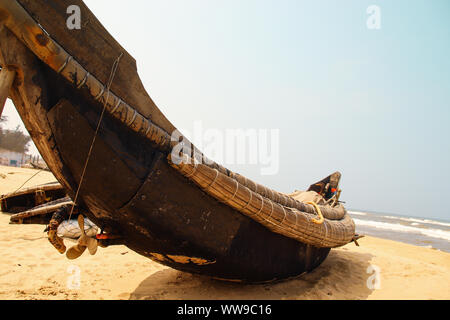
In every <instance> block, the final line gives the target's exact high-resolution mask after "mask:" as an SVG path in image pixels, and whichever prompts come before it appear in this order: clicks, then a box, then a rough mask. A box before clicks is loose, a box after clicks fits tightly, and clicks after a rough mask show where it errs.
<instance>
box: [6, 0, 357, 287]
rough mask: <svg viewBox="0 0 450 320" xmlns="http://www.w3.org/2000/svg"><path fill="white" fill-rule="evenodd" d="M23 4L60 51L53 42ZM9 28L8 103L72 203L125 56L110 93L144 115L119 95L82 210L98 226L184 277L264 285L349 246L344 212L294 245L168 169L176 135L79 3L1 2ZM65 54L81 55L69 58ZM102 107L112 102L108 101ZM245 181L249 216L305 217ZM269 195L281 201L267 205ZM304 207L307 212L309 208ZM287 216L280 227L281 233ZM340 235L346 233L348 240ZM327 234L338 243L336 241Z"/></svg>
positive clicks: (103, 130) (350, 231) (131, 66)
mask: <svg viewBox="0 0 450 320" xmlns="http://www.w3.org/2000/svg"><path fill="white" fill-rule="evenodd" d="M16 4H20V6H17V5H16ZM72 4H78V5H79V6H80V7H81V8H82V16H83V17H85V19H87V21H89V24H87V25H86V27H85V28H86V30H82V31H81V32H72V33H71V32H70V31H68V30H67V28H65V19H66V18H67V15H66V8H67V7H68V6H69V5H72ZM23 8H25V9H26V11H27V12H28V13H29V15H30V17H33V19H35V20H36V21H37V22H39V23H40V24H41V25H42V26H43V27H44V28H45V30H46V31H47V32H48V33H49V34H50V35H51V37H52V38H53V39H55V40H56V41H57V43H59V45H61V46H62V47H58V46H57V45H55V44H54V43H52V42H51V41H50V40H49V38H47V36H46V35H45V33H42V32H43V31H42V30H40V27H38V26H37V25H36V24H35V22H34V21H32V19H31V18H30V17H28V16H27V14H25V13H23V12H22V11H23ZM21 10H22V11H21ZM17 17H19V18H17ZM20 19H22V20H20ZM16 20H17V21H21V22H20V23H16ZM1 21H4V23H5V25H6V26H7V28H4V29H3V30H1V33H0V34H1V39H2V41H1V42H0V50H1V55H0V62H1V64H2V65H3V66H14V67H15V68H16V69H17V70H18V78H19V80H18V81H17V83H16V85H14V86H13V89H12V92H11V97H12V99H13V101H14V104H15V106H16V108H17V110H18V111H19V113H20V114H21V117H22V119H23V121H24V123H25V125H26V127H27V129H28V130H29V132H30V135H31V137H32V139H33V141H34V142H35V144H36V146H37V147H38V149H39V151H40V153H41V155H42V156H43V158H44V159H45V161H46V163H47V164H48V166H49V168H50V170H51V171H52V172H53V173H54V174H55V176H56V177H57V179H58V181H59V182H60V183H61V184H62V185H63V186H64V187H65V188H66V189H67V190H68V192H69V195H71V197H72V198H73V197H74V195H75V191H76V190H77V188H78V186H79V184H80V177H81V176H82V169H83V166H84V164H85V161H86V157H87V155H88V153H89V148H90V146H91V142H92V138H93V136H94V132H95V128H96V126H97V124H98V121H99V117H100V113H101V110H102V103H101V102H102V100H101V99H100V101H97V100H96V99H95V96H97V94H98V95H99V97H101V96H102V93H103V90H104V87H103V90H100V93H98V92H95V90H96V89H95V88H100V87H99V85H98V83H100V82H99V81H101V83H107V81H108V76H109V74H110V71H111V67H112V65H113V62H114V60H115V59H117V57H118V56H119V55H121V54H124V55H123V57H122V60H121V63H120V65H119V68H118V71H117V75H116V77H115V80H114V81H113V85H112V87H111V91H112V92H114V93H115V94H116V95H117V97H119V96H120V98H121V99H123V100H124V101H127V103H128V104H129V105H132V106H134V107H135V109H131V107H129V105H128V104H127V105H125V104H123V103H122V104H121V101H122V100H121V99H118V98H117V99H118V100H117V101H118V103H117V108H118V107H119V106H120V108H118V109H117V108H115V109H117V111H116V113H115V114H114V112H111V113H108V112H107V113H106V114H105V118H104V119H103V121H102V124H101V127H100V131H99V135H98V138H97V141H96V143H95V146H94V148H93V152H92V156H91V158H90V162H89V166H88V169H87V172H86V176H85V178H84V181H83V185H82V188H81V190H80V197H79V201H78V205H79V206H81V207H84V208H85V209H86V210H87V216H88V218H89V219H91V220H92V221H93V222H94V223H95V224H96V225H97V226H99V227H100V228H102V229H104V230H105V231H106V232H110V233H114V234H119V235H121V236H122V239H123V242H124V244H125V245H127V246H128V247H129V248H131V249H132V250H134V251H136V252H138V253H140V254H142V255H144V256H147V257H149V258H151V259H153V260H155V261H158V262H160V263H163V264H165V265H168V266H170V267H173V268H176V269H179V270H182V271H187V272H192V273H200V274H205V275H209V276H212V277H215V278H219V279H226V280H232V281H244V282H266V281H274V280H280V279H285V278H290V277H295V276H298V275H300V274H302V273H304V272H308V271H311V270H313V269H314V268H316V267H317V266H319V265H320V264H321V263H322V262H323V261H324V259H325V258H326V257H327V255H328V253H329V251H330V248H331V247H336V246H340V245H344V244H346V243H348V242H350V240H351V239H352V237H353V235H354V224H353V222H352V221H351V220H349V218H348V216H347V215H346V214H345V210H343V209H342V210H341V211H339V212H337V213H334V212H331V213H330V220H326V223H325V224H324V227H323V226H322V227H319V226H317V227H315V226H313V227H312V228H307V229H308V230H305V231H308V232H310V233H311V236H309V235H307V236H305V239H307V240H310V242H305V243H304V242H302V241H299V240H298V234H299V230H298V228H297V229H296V230H294V229H292V230H294V231H295V232H294V231H292V230H290V231H289V232H291V233H292V234H293V235H294V236H296V237H297V240H294V239H293V238H291V237H288V236H285V235H283V232H284V230H282V228H280V227H279V226H277V227H274V228H273V229H271V227H267V223H269V222H270V221H269V222H267V223H266V219H263V218H264V217H263V218H260V217H258V219H260V220H261V221H260V222H261V223H259V222H258V219H256V220H255V219H252V218H250V217H249V216H248V214H243V212H242V211H240V210H237V209H236V208H237V207H239V206H240V207H242V208H243V207H244V206H242V205H240V204H238V203H234V204H233V205H231V204H227V203H224V202H226V201H224V199H220V194H219V195H217V194H216V195H214V194H211V193H210V192H208V190H204V189H202V187H201V185H200V186H199V184H198V183H200V182H199V181H200V180H198V181H197V180H192V179H189V178H187V177H185V176H183V174H185V173H184V172H182V170H184V169H186V170H189V168H184V169H183V168H181V169H177V168H176V166H174V165H173V164H171V163H170V161H168V158H169V157H168V156H169V153H170V148H168V147H170V140H169V142H168V143H167V141H168V140H167V137H166V136H167V132H169V133H170V132H173V131H174V130H175V128H174V127H173V125H172V124H171V123H170V122H169V121H168V120H167V119H166V118H165V117H164V115H163V114H162V113H161V112H160V111H159V109H158V108H157V107H156V106H155V105H154V103H153V102H152V101H151V99H150V97H148V95H147V93H146V92H145V90H144V89H143V87H142V84H141V82H140V80H139V77H138V75H137V72H136V66H135V62H134V60H133V59H132V57H130V56H129V55H128V54H127V53H126V52H125V51H124V50H123V49H122V48H121V47H120V45H118V44H117V43H116V42H115V41H114V39H112V38H111V37H110V36H109V34H108V33H107V32H106V30H104V29H103V27H102V26H101V25H100V24H99V23H98V21H97V20H96V18H95V16H93V15H92V14H91V13H90V11H89V10H88V9H87V8H86V7H85V6H84V4H83V3H82V1H75V0H71V1H66V0H61V1H57V2H55V1H46V0H32V1H31V0H20V1H17V2H16V1H12V0H0V22H1ZM23 26H28V27H26V28H23ZM30 30H31V31H30ZM62 48H64V49H65V50H68V51H69V52H70V54H71V55H72V56H73V59H72V56H70V59H67V54H66V53H64V52H63V50H64V49H62ZM48 52H53V53H52V54H51V55H48ZM74 61H76V62H74ZM81 65H82V66H83V68H82V67H81ZM55 70H58V71H59V74H58V72H55ZM80 70H81V71H80ZM83 70H84V71H83ZM86 70H89V72H92V73H94V74H95V76H96V78H97V79H99V81H97V80H96V79H93V78H92V77H91V78H89V79H88V80H87V81H86V78H88V77H87V73H86ZM83 74H85V75H84V76H83ZM63 75H64V76H63ZM68 79H69V81H67V80H68ZM111 99H112V101H114V102H115V100H114V99H115V98H114V97H112V98H111ZM105 100H106V104H107V105H109V102H108V98H105V99H104V100H103V101H105ZM114 104H115V105H116V103H114ZM127 108H128V109H127ZM108 110H109V109H108ZM129 110H134V113H133V112H132V111H130V112H129ZM133 114H134V115H133ZM148 119H151V123H150V121H149V120H148ZM217 168H218V169H217ZM194 169H195V168H194ZM214 170H215V172H217V174H218V175H219V174H222V173H223V172H224V170H223V169H222V168H220V167H215V169H214ZM219 171H220V172H219ZM180 172H181V173H183V174H181V173H180ZM221 178H222V177H221ZM225 178H227V179H229V180H230V179H231V178H230V177H225ZM233 179H234V178H233ZM236 179H237V180H231V181H232V183H233V185H234V183H236V187H237V189H236V192H234V195H236V194H240V195H241V196H242V195H248V196H249V197H250V198H249V199H248V198H247V199H246V200H245V201H244V205H245V204H247V205H246V206H245V207H247V210H251V209H252V210H254V209H255V208H254V207H255V206H257V205H258V201H260V203H261V210H259V211H260V212H263V213H264V211H267V210H266V209H267V208H266V207H270V205H271V206H272V212H269V213H270V216H271V217H269V218H273V217H277V216H276V214H279V213H280V210H282V211H281V212H283V211H284V214H285V218H289V217H291V218H292V217H295V218H296V220H297V218H298V216H300V214H299V215H298V216H297V214H296V212H298V210H297V209H295V210H297V211H295V210H291V209H290V207H287V203H290V204H291V203H292V205H294V204H295V203H293V201H292V199H287V198H285V197H283V196H282V195H280V194H278V193H273V192H272V191H270V190H268V189H264V191H263V192H262V194H263V195H264V197H263V196H262V195H261V194H257V193H255V192H254V190H253V191H252V188H251V187H249V185H247V186H246V185H245V183H246V180H245V181H242V179H241V178H236ZM225 180H226V179H225ZM225 180H224V181H225ZM238 180H239V182H238ZM253 189H254V188H253ZM238 191H241V193H238ZM256 191H258V187H256ZM231 193H232V195H233V192H231ZM269 193H272V198H277V199H279V202H278V203H277V202H274V201H272V200H270V199H267V197H269ZM253 194H255V195H256V196H253ZM258 197H259V198H260V199H261V200H258V199H259V198H258ZM226 198H227V199H230V197H228V196H227V197H226ZM233 198H234V197H233ZM235 200H236V201H238V200H239V199H235ZM239 201H243V200H242V199H240V200H239ZM252 201H253V202H252ZM274 203H275V204H274ZM280 203H284V204H283V205H281V204H280ZM297 205H298V204H297ZM300 208H304V206H303V205H302V204H300ZM263 209H264V210H263ZM304 209H305V210H306V211H308V210H310V211H309V212H305V213H304V214H302V215H301V216H300V218H303V220H301V219H300V220H299V222H300V223H305V224H308V223H310V220H311V217H310V216H311V214H312V213H313V212H314V211H313V212H311V210H313V209H311V208H308V207H305V208H304ZM277 210H278V211H277ZM249 212H250V211H249ZM250 213H251V212H250ZM272 213H274V215H273V217H272ZM333 219H335V220H336V221H333ZM288 220H289V219H283V221H281V222H280V225H282V224H283V223H284V225H286V224H287V222H288ZM267 221H268V220H267ZM264 223H266V225H263V224H264ZM270 223H272V224H273V222H270ZM335 226H337V227H335ZM288 227H289V225H288ZM297 227H298V226H297ZM341 229H342V230H344V231H345V232H344V233H343V235H342V236H341V235H340V234H339V232H338V231H340V230H341ZM330 230H331V234H330V235H334V236H335V238H334V239H331V237H329V238H328V236H327V235H328V233H327V232H328V231H330ZM300 233H301V232H300ZM300 239H301V234H300ZM319 240H320V241H319ZM307 243H309V244H307ZM311 243H314V244H316V243H317V244H324V245H323V246H324V247H321V246H320V245H312V244H311Z"/></svg>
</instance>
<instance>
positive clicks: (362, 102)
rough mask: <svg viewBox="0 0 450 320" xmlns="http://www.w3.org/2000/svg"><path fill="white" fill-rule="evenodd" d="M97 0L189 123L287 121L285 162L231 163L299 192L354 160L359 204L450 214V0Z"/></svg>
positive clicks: (175, 116) (345, 183)
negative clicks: (269, 165)
mask: <svg viewBox="0 0 450 320" xmlns="http://www.w3.org/2000/svg"><path fill="white" fill-rule="evenodd" d="M85 2H86V4H87V5H88V6H89V7H90V9H91V10H92V11H93V12H94V13H95V14H96V16H97V17H98V18H99V20H100V21H101V22H102V23H103V24H104V26H105V27H106V28H107V29H108V30H109V32H110V33H111V34H112V35H113V36H114V37H115V38H116V40H118V41H119V42H120V43H121V44H122V46H123V47H124V48H125V49H126V50H127V51H128V52H129V53H130V54H131V55H132V56H134V58H135V59H136V60H137V65H138V72H139V75H140V77H141V79H142V81H143V83H144V86H145V87H146V89H147V91H148V92H149V94H150V96H151V97H152V98H153V100H154V101H155V102H156V104H157V105H158V106H159V108H160V109H161V110H162V112H163V113H164V114H165V115H166V116H167V118H168V119H169V120H170V121H171V122H172V123H173V124H174V125H175V126H176V127H178V128H183V129H184V130H185V131H186V132H193V131H194V127H195V123H198V122H199V121H201V124H202V126H203V128H204V129H205V130H207V129H216V130H226V129H257V130H258V129H267V130H279V145H278V148H279V171H278V172H277V174H273V175H263V174H261V170H260V167H259V166H257V165H256V166H255V165H248V164H244V165H228V164H226V165H227V167H229V168H230V169H232V170H234V171H237V172H239V173H241V174H243V175H245V176H247V177H249V178H251V179H253V180H255V181H257V182H259V183H262V184H265V185H267V186H269V187H271V188H274V189H277V190H279V191H282V192H287V193H289V192H292V191H294V190H304V189H306V188H307V187H308V186H309V185H310V184H312V183H314V182H316V181H319V180H320V179H322V178H324V177H325V176H327V175H328V174H330V173H332V172H334V171H340V172H341V173H342V174H343V179H342V184H341V187H342V189H343V193H342V198H341V200H343V201H345V202H346V206H347V207H348V208H352V209H358V210H369V211H376V212H384V213H392V214H399V215H405V216H415V217H426V218H436V219H443V220H450V209H449V206H448V205H447V204H446V203H445V200H446V199H447V195H448V194H449V193H450V188H449V181H450V170H449V167H448V166H449V164H450V143H449V139H450V126H449V125H448V122H449V120H450V58H449V57H450V18H449V15H450V2H449V1H447V0H442V1H440V0H431V1H430V0H427V1H425V0H424V1H417V0H416V1H403V0H396V1H375V0H372V1H365V0H354V1H352V0H346V1H337V0H334V1H331V0H330V1H325V0H320V1H299V0H277V1H275V0H270V1H269V0H244V1H242V0H240V1H237V0H226V1H225V0H215V1H208V0H168V1H160V0H158V1H153V0H152V1H139V0H133V1H127V2H124V1H118V0H88V1H85ZM371 5H376V6H377V7H378V8H379V10H380V13H381V14H380V16H379V20H377V21H379V27H380V28H379V29H373V28H372V29H371V28H369V27H368V23H367V22H368V20H369V19H370V18H371V17H372V18H373V16H372V13H373V12H370V14H368V12H367V9H368V8H369V7H370V6H371ZM370 21H373V20H370ZM6 115H7V116H9V120H10V121H9V123H8V126H9V127H14V126H15V125H17V123H18V122H19V120H18V119H17V118H15V115H14V110H13V107H12V106H11V105H8V106H7V110H6ZM183 129H182V130H181V131H182V132H183ZM186 135H188V134H186ZM188 136H189V135H188ZM189 137H190V138H191V139H192V140H193V142H194V143H196V144H201V143H202V141H199V140H200V139H198V137H197V138H196V137H191V136H189Z"/></svg>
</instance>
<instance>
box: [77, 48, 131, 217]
mask: <svg viewBox="0 0 450 320" xmlns="http://www.w3.org/2000/svg"><path fill="white" fill-rule="evenodd" d="M122 56H123V52H122V53H121V54H120V55H119V57H118V58H117V59H116V60H115V61H114V64H113V66H112V69H111V74H110V76H109V80H108V84H107V86H106V98H105V100H104V102H103V110H102V113H101V114H100V118H99V120H98V123H97V128H96V130H95V133H94V137H93V139H92V142H91V145H90V147H89V152H88V155H87V158H86V162H85V164H84V168H83V172H82V174H81V178H80V184H79V185H78V188H77V192H76V193H75V198H74V199H73V205H72V209H71V210H70V215H69V220H70V219H71V218H72V214H73V210H74V209H75V206H76V204H77V201H78V196H79V195H80V190H81V186H82V184H83V181H84V176H85V174H86V170H87V167H88V165H89V160H90V159H91V156H92V151H93V150H94V145H95V141H96V140H97V136H98V133H99V131H100V126H101V124H102V121H103V117H104V115H105V112H106V104H107V102H108V99H109V95H110V92H111V90H110V89H111V85H112V83H113V80H114V77H115V75H116V72H117V68H118V67H119V63H120V59H121V58H122ZM104 90H105V88H104V87H103V90H102V91H101V94H102V95H103V92H104Z"/></svg>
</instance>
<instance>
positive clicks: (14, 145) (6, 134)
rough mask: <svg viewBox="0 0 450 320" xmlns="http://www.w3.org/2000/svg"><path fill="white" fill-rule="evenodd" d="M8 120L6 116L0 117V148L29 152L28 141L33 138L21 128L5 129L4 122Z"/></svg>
mask: <svg viewBox="0 0 450 320" xmlns="http://www.w3.org/2000/svg"><path fill="white" fill-rule="evenodd" d="M4 122H6V119H5V118H0V148H1V149H6V150H9V151H14V152H18V153H27V152H28V143H29V142H30V141H31V138H30V137H29V136H27V135H25V134H24V133H23V132H22V131H21V130H20V128H19V126H18V127H17V128H16V129H15V130H3V128H2V123H4Z"/></svg>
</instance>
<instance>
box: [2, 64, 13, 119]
mask: <svg viewBox="0 0 450 320" xmlns="http://www.w3.org/2000/svg"><path fill="white" fill-rule="evenodd" d="M15 76H16V71H15V70H14V69H10V68H8V67H3V68H2V70H1V71H0V117H1V116H2V113H3V108H4V107H5V103H6V99H8V97H9V93H10V91H11V87H12V84H13V82H14V78H15Z"/></svg>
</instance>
